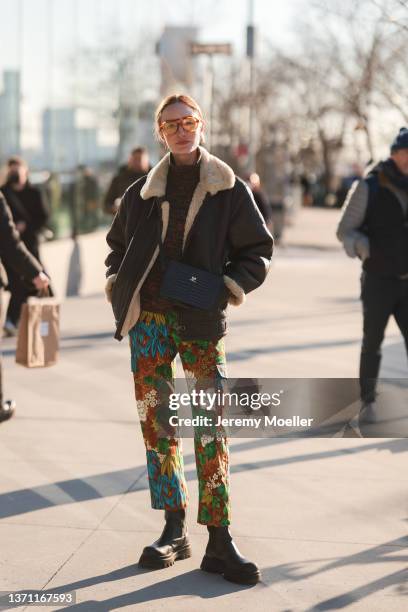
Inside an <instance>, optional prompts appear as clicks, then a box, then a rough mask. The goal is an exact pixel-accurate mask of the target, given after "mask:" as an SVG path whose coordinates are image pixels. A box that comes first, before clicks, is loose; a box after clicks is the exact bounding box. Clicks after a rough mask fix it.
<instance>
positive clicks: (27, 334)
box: [16, 297, 60, 368]
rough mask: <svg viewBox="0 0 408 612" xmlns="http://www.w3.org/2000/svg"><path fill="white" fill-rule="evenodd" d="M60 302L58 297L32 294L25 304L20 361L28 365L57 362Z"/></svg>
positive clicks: (20, 326)
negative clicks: (34, 296)
mask: <svg viewBox="0 0 408 612" xmlns="http://www.w3.org/2000/svg"><path fill="white" fill-rule="evenodd" d="M59 309H60V306H59V303H58V301H57V300H56V299H55V298H50V297H45V298H31V297H30V298H28V300H27V303H26V304H23V306H22V308H21V317H20V323H19V326H18V338H17V349H16V363H19V364H20V365H23V366H26V367H27V368H44V367H47V366H51V365H54V364H55V363H56V362H57V358H58V347H59Z"/></svg>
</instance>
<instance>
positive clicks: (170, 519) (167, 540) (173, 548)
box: [139, 510, 191, 569]
mask: <svg viewBox="0 0 408 612" xmlns="http://www.w3.org/2000/svg"><path fill="white" fill-rule="evenodd" d="M164 518H165V521H166V524H165V526H164V529H163V532H162V534H161V536H160V538H159V539H158V540H156V541H155V542H153V544H150V546H145V548H144V549H143V552H142V556H141V557H140V559H139V565H140V566H141V567H146V568H150V569H161V568H163V567H169V566H170V565H173V564H174V562H175V561H178V559H187V558H188V557H191V546H190V541H189V539H188V533H187V524H186V511H185V510H174V511H169V510H165V512H164Z"/></svg>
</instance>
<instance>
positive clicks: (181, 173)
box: [106, 95, 273, 584]
mask: <svg viewBox="0 0 408 612" xmlns="http://www.w3.org/2000/svg"><path fill="white" fill-rule="evenodd" d="M155 128H156V133H157V135H158V138H159V139H160V141H161V142H162V143H163V144H164V145H165V146H166V147H167V149H168V151H169V152H168V153H167V154H166V155H165V156H164V158H163V159H162V160H161V161H160V162H159V163H158V164H157V165H156V166H155V167H154V168H153V169H152V170H151V171H150V172H149V174H148V176H147V177H144V178H142V179H140V180H138V181H137V182H136V183H134V184H133V185H132V187H130V189H128V190H127V191H126V193H125V195H124V197H123V199H122V201H121V204H120V207H119V210H118V212H117V214H116V216H115V218H114V220H113V224H112V227H111V229H110V230H109V233H108V236H107V242H108V244H109V246H110V249H111V251H110V254H109V255H108V257H107V259H106V265H107V267H108V270H107V277H108V282H107V287H106V290H107V295H108V297H109V299H110V300H111V301H112V306H113V310H114V313H115V318H116V323H117V332H116V336H115V337H116V338H118V339H121V338H122V336H124V335H126V334H129V338H130V346H131V364H132V370H133V375H134V385H135V395H136V400H137V408H138V412H139V420H140V422H141V427H142V432H143V437H144V442H145V446H146V454H147V468H148V475H149V486H150V494H151V503H152V507H153V508H155V509H161V510H164V511H165V515H164V516H165V527H164V530H163V533H162V534H161V536H160V538H159V539H158V540H156V541H155V542H154V543H153V544H151V545H150V546H147V547H145V549H144V550H143V553H142V556H141V558H140V561H139V563H140V565H141V566H142V567H151V568H162V567H167V566H168V565H171V564H172V563H174V561H176V560H177V559H183V558H186V557H189V556H191V547H190V541H189V538H188V534H187V527H186V507H187V504H188V493H187V485H186V481H185V477H184V471H183V458H182V452H181V447H180V440H179V439H178V437H177V435H175V434H174V433H173V434H172V433H168V434H167V435H165V432H164V431H163V421H161V419H160V415H161V410H162V408H163V404H166V405H167V404H168V402H163V403H162V404H161V403H160V401H159V395H158V389H162V388H163V387H164V388H166V389H170V390H171V389H174V359H175V357H176V355H177V353H178V354H179V355H180V358H181V361H182V365H183V368H184V372H185V375H186V378H187V381H190V385H193V386H194V387H198V388H200V389H202V388H204V389H206V388H212V389H220V387H221V385H222V379H225V378H226V360H225V347H224V340H223V337H224V336H225V334H226V308H227V304H228V303H232V304H235V305H240V304H242V303H243V302H244V300H245V295H246V293H248V292H249V291H252V290H254V289H256V288H257V287H259V286H260V285H261V284H262V283H263V281H264V280H265V277H266V274H267V272H268V268H269V262H270V260H271V257H272V247H273V240H272V236H271V235H270V233H269V231H268V230H267V228H266V226H265V223H264V221H263V218H262V216H261V214H260V213H259V210H258V208H257V207H256V205H255V202H254V199H253V197H252V194H251V192H250V190H249V189H248V187H247V186H246V185H245V183H244V182H243V181H241V180H240V179H239V178H237V177H236V176H235V175H234V172H233V171H232V170H231V168H230V167H229V166H227V165H226V164H225V163H224V162H223V161H221V160H220V159H218V158H217V157H215V156H213V155H210V154H209V153H208V152H207V151H206V149H205V148H204V147H202V146H200V143H202V142H203V138H204V120H203V115H202V112H201V110H200V107H199V106H198V104H197V102H195V101H194V100H193V99H192V98H190V97H189V96H186V95H174V96H169V97H168V98H165V99H164V100H163V101H162V102H161V103H160V105H159V107H158V109H157V112H156V123H155ZM181 261H182V262H183V264H186V265H188V266H191V267H192V268H193V271H194V272H189V274H188V277H189V278H188V279H186V280H187V281H188V282H191V283H193V282H197V277H198V278H200V273H201V272H202V271H206V272H208V273H211V274H212V275H213V276H214V277H216V279H217V281H219V287H220V288H219V289H218V291H217V292H216V296H215V302H214V305H213V306H212V307H211V308H209V309H205V308H200V307H194V306H192V305H188V300H189V299H191V296H190V295H186V296H185V298H183V299H181V300H176V299H175V298H174V297H172V296H174V288H172V286H170V287H169V286H168V285H167V286H166V284H165V280H166V275H167V272H168V270H169V269H173V271H174V269H176V270H178V271H179V272H180V274H181V275H182V274H183V273H182V270H183V266H181V268H180V266H178V265H177V264H178V263H179V262H181ZM170 266H172V268H170ZM188 270H190V268H188ZM196 274H197V276H196ZM179 276H180V275H178V277H179ZM190 276H191V278H190ZM213 276H212V277H211V278H213ZM183 279H184V277H183ZM173 280H174V285H175V286H176V288H177V283H178V278H177V275H176V278H174V277H173ZM221 287H222V289H221ZM205 298H206V295H203V297H202V299H203V301H204V299H205ZM180 301H181V304H180ZM183 301H185V302H186V303H184V304H183ZM200 305H202V306H204V304H200ZM208 386H209V387H208ZM161 401H162V400H161ZM164 409H166V407H164ZM168 426H169V425H168V423H167V428H168ZM159 432H160V433H159ZM162 432H163V433H162ZM194 444H195V456H196V465H197V474H198V482H199V508H198V517H197V522H198V523H199V524H201V525H206V526H207V529H208V533H209V541H208V545H207V548H206V552H205V555H204V558H203V560H202V563H201V569H203V570H205V571H209V572H216V573H220V574H222V575H223V576H224V578H226V579H229V580H232V581H234V582H237V583H241V584H254V583H255V582H257V581H258V580H259V576H260V573H259V570H258V567H257V566H256V565H255V563H252V562H250V561H248V560H247V559H245V558H244V557H242V556H241V555H240V553H239V551H238V549H237V547H236V545H235V544H234V542H233V541H232V537H231V535H230V532H229V525H230V523H231V504H230V488H229V453H228V444H227V439H226V436H225V431H223V430H217V432H216V433H215V432H214V433H212V434H211V435H201V432H200V429H199V428H198V429H196V430H195V435H194Z"/></svg>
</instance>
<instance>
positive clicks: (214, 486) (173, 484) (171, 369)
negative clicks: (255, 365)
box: [129, 311, 231, 526]
mask: <svg viewBox="0 0 408 612" xmlns="http://www.w3.org/2000/svg"><path fill="white" fill-rule="evenodd" d="M178 330H179V326H178V321H177V314H176V313H175V312H167V313H163V314H161V313H152V312H147V311H142V313H141V315H140V317H139V320H138V322H137V323H136V325H135V326H134V327H133V328H132V329H131V330H130V332H129V341H130V348H131V364H132V371H133V377H134V384H135V395H136V402H137V409H138V413H139V420H140V423H141V427H142V433H143V438H144V442H145V446H146V455H147V470H148V479H149V487H150V495H151V502H152V508H156V509H165V510H177V509H180V508H185V507H186V506H187V504H188V492H187V484H186V480H185V477H184V469H183V455H182V449H181V439H180V438H179V437H178V435H177V433H175V431H174V429H173V428H172V427H170V426H169V418H168V417H169V414H170V413H169V401H168V400H169V394H171V393H174V392H175V389H174V374H175V363H174V359H175V357H176V355H177V353H178V354H179V355H180V358H181V362H182V365H183V369H184V374H185V376H186V379H187V384H188V389H189V391H190V392H191V390H192V389H193V388H194V389H198V388H201V389H204V388H207V389H208V387H209V386H211V387H212V390H214V389H215V390H216V389H217V388H219V384H220V383H221V380H222V378H225V377H226V375H225V367H226V363H225V349H224V340H223V339H221V340H218V341H216V342H215V341H207V340H195V341H192V340H188V341H185V340H181V338H180V336H179V334H178ZM221 410H222V408H221ZM171 414H177V412H176V413H175V412H173V411H171ZM194 448H195V459H196V467H197V476H198V487H199V506H198V518H197V522H198V523H201V524H203V525H213V526H221V525H229V524H230V513H231V510H230V500H229V455H228V445H227V438H226V435H225V431H224V430H223V429H222V428H218V429H215V428H212V429H211V431H210V434H209V433H208V429H206V430H205V433H203V430H201V428H200V427H196V428H195V429H194Z"/></svg>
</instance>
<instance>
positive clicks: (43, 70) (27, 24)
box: [0, 0, 301, 146]
mask: <svg viewBox="0 0 408 612" xmlns="http://www.w3.org/2000/svg"><path fill="white" fill-rule="evenodd" d="M300 2H301V0H286V1H280V0H269V1H268V0H253V5H254V23H255V26H257V28H258V35H259V36H260V38H261V39H263V40H269V41H271V42H272V43H274V44H285V41H287V40H288V37H289V36H290V31H291V24H292V21H293V17H294V15H295V12H296V10H297V8H298V6H299V3H300ZM249 4H250V0H174V1H173V2H169V0H149V1H146V0H0V14H1V15H2V26H3V27H2V35H1V40H0V74H1V73H2V71H3V70H5V69H17V68H19V67H20V68H21V69H22V90H23V100H22V112H23V118H22V124H23V125H22V127H23V145H24V146H37V145H38V144H39V135H40V117H41V109H42V108H44V107H45V106H47V105H60V106H61V105H70V104H72V103H73V101H74V98H75V92H74V91H73V87H72V82H71V81H70V79H69V78H68V77H67V72H68V69H67V65H68V58H69V57H73V56H75V54H77V55H78V53H79V50H80V49H81V48H83V47H84V46H85V45H93V44H95V45H96V44H97V43H98V41H99V40H101V38H104V37H106V38H107V42H108V41H109V39H111V38H112V36H113V37H114V36H119V37H120V38H122V39H123V40H128V41H129V44H131V42H132V40H136V39H137V37H138V36H140V34H141V33H143V32H145V31H146V30H151V31H153V32H154V33H157V36H159V35H160V33H161V31H162V29H163V27H164V26H165V25H191V23H193V24H194V25H197V26H199V27H200V39H202V40H203V41H217V42H218V41H219V42H231V43H232V44H233V48H234V53H235V54H236V55H240V54H242V53H243V52H244V49H245V28H246V24H247V22H248V16H249Z"/></svg>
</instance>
